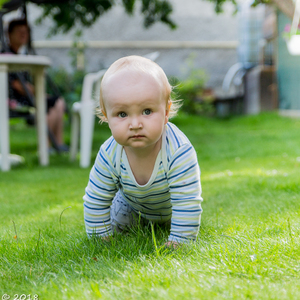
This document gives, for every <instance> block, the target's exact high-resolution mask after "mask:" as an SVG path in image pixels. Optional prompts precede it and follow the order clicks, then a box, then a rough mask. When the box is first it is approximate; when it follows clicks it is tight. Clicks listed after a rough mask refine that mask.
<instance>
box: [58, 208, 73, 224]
mask: <svg viewBox="0 0 300 300" xmlns="http://www.w3.org/2000/svg"><path fill="white" fill-rule="evenodd" d="M68 208H72V206H68V207H66V208H65V209H63V211H62V212H61V213H60V216H59V225H60V229H61V216H62V214H63V212H64V211H65V210H67V209H68Z"/></svg>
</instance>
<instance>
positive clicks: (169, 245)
mask: <svg viewBox="0 0 300 300" xmlns="http://www.w3.org/2000/svg"><path fill="white" fill-rule="evenodd" d="M179 245H180V244H179V243H178V242H171V241H168V242H166V243H165V246H166V247H168V248H173V249H177V248H178V247H179Z"/></svg>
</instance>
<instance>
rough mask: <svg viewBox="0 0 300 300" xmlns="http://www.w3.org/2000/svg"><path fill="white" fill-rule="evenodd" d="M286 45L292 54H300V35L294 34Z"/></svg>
mask: <svg viewBox="0 0 300 300" xmlns="http://www.w3.org/2000/svg"><path fill="white" fill-rule="evenodd" d="M286 45H287V48H288V51H289V53H290V54H291V55H300V35H292V36H291V38H290V39H289V40H287V41H286Z"/></svg>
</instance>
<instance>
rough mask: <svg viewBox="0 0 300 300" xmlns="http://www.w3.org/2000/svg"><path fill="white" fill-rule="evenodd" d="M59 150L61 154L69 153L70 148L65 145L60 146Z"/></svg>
mask: <svg viewBox="0 0 300 300" xmlns="http://www.w3.org/2000/svg"><path fill="white" fill-rule="evenodd" d="M58 149H59V151H60V152H69V147H68V146H67V145H65V144H62V145H59V146H58Z"/></svg>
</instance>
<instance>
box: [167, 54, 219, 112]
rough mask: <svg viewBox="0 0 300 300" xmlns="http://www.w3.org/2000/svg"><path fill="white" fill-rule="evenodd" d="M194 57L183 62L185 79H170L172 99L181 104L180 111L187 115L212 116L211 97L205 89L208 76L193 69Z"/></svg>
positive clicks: (202, 71) (201, 70)
mask: <svg viewBox="0 0 300 300" xmlns="http://www.w3.org/2000/svg"><path fill="white" fill-rule="evenodd" d="M194 60H195V55H193V54H192V55H190V56H189V57H188V59H187V60H186V62H185V68H184V70H183V73H185V74H186V79H178V78H170V82H171V84H172V85H173V87H174V88H173V96H172V97H173V99H179V100H181V102H182V106H181V109H180V110H181V111H184V112H186V113H188V114H212V113H213V112H214V106H213V100H214V98H213V96H212V95H211V93H210V90H209V89H207V88H206V82H207V80H208V76H207V74H206V73H205V71H204V70H203V69H197V68H195V67H194Z"/></svg>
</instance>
